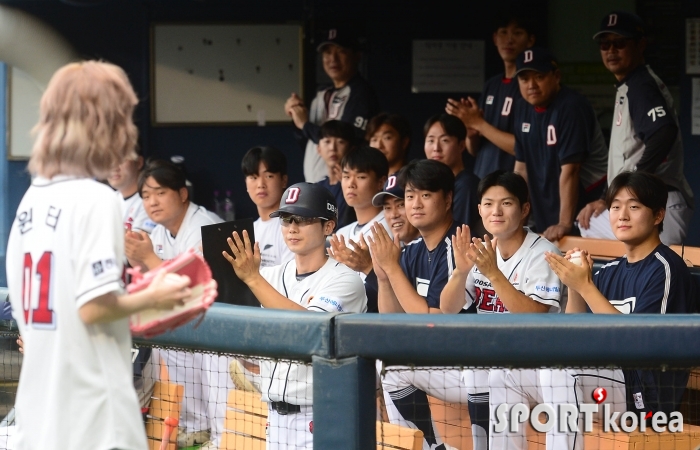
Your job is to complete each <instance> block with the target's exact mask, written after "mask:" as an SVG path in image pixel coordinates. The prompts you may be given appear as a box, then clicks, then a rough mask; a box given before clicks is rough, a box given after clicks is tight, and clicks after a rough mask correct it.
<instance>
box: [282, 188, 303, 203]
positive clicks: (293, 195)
mask: <svg viewBox="0 0 700 450" xmlns="http://www.w3.org/2000/svg"><path fill="white" fill-rule="evenodd" d="M299 191H300V189H299V188H298V187H293V188H289V191H287V199H286V200H285V201H284V202H285V203H296V202H297V200H299Z"/></svg>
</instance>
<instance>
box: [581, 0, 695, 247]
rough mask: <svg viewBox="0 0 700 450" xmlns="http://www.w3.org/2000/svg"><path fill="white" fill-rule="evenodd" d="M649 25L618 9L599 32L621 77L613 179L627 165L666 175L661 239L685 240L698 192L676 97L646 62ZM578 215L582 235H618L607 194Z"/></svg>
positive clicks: (606, 59) (605, 55) (607, 60)
mask: <svg viewBox="0 0 700 450" xmlns="http://www.w3.org/2000/svg"><path fill="white" fill-rule="evenodd" d="M646 28H647V27H646V25H645V24H644V22H643V21H642V19H640V18H639V17H638V16H636V15H634V14H631V13H628V12H625V11H615V12H612V13H610V14H608V15H607V16H605V17H604V18H603V20H602V22H601V24H600V31H598V32H597V33H596V34H595V36H593V39H597V40H598V45H599V47H600V56H601V57H602V59H603V64H605V67H606V68H607V69H608V70H609V71H610V72H612V74H613V75H615V78H616V79H617V85H616V87H617V95H616V97H615V113H614V116H613V123H612V130H611V133H610V153H609V156H608V158H609V159H608V180H612V179H613V178H614V177H615V176H616V175H617V174H619V173H620V172H623V171H642V172H649V173H653V174H654V175H657V176H658V177H659V178H661V179H662V180H663V181H664V184H665V185H666V190H667V191H668V203H667V205H666V219H665V226H664V231H663V232H662V233H661V242H663V243H664V244H666V245H672V244H681V243H682V242H683V239H685V236H686V233H687V231H688V227H689V226H690V219H691V217H692V216H693V192H692V191H691V190H690V186H689V185H688V182H687V181H686V179H685V176H684V175H683V143H682V142H681V133H680V129H679V126H678V118H677V117H676V112H675V109H674V106H673V99H672V97H671V94H670V92H669V91H668V89H667V88H666V85H665V84H664V83H663V81H661V80H660V79H659V77H657V76H656V74H655V73H654V71H652V70H651V68H650V67H649V66H647V65H646V64H645V63H644V51H645V50H646V46H647V40H646ZM577 219H578V221H579V227H580V228H581V235H582V236H584V237H597V238H604V239H615V235H614V234H613V233H612V231H611V230H610V225H609V220H608V211H607V210H606V208H605V201H604V200H603V198H602V197H601V198H600V199H597V200H596V201H594V202H592V203H589V204H588V205H586V207H585V208H584V209H583V210H581V212H580V213H579V215H578V217H577Z"/></svg>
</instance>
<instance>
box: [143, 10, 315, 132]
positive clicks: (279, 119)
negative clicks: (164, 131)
mask: <svg viewBox="0 0 700 450" xmlns="http://www.w3.org/2000/svg"><path fill="white" fill-rule="evenodd" d="M303 37H304V34H303V27H302V25H301V24H297V23H285V24H202V23H188V24H183V23H154V24H153V25H152V26H151V98H152V99H153V102H152V105H151V123H152V124H153V125H155V126H174V125H251V124H257V125H266V124H275V123H285V124H288V123H289V117H288V116H287V115H286V114H285V113H284V103H285V101H286V100H287V98H288V97H289V96H290V95H291V93H292V92H296V93H297V94H299V95H300V96H301V97H302V98H303V85H304V72H303V58H304V54H303ZM278 39H279V40H278ZM207 41H208V43H207ZM229 55H230V56H229ZM285 56H287V57H286V58H285ZM200 74H201V75H200ZM222 75H223V76H222Z"/></svg>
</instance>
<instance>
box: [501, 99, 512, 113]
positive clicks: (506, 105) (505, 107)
mask: <svg viewBox="0 0 700 450" xmlns="http://www.w3.org/2000/svg"><path fill="white" fill-rule="evenodd" d="M512 106H513V97H506V99H505V101H504V102H503V109H502V110H501V115H502V116H507V115H508V114H510V108H511V107H512Z"/></svg>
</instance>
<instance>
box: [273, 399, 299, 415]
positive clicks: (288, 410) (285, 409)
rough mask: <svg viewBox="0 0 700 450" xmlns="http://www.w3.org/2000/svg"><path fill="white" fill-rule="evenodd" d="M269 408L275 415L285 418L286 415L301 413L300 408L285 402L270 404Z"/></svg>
mask: <svg viewBox="0 0 700 450" xmlns="http://www.w3.org/2000/svg"><path fill="white" fill-rule="evenodd" d="M270 407H271V408H272V409H274V410H275V411H277V414H279V415H281V416H286V415H287V414H296V413H298V412H301V406H299V405H292V404H291V403H287V402H270Z"/></svg>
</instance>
